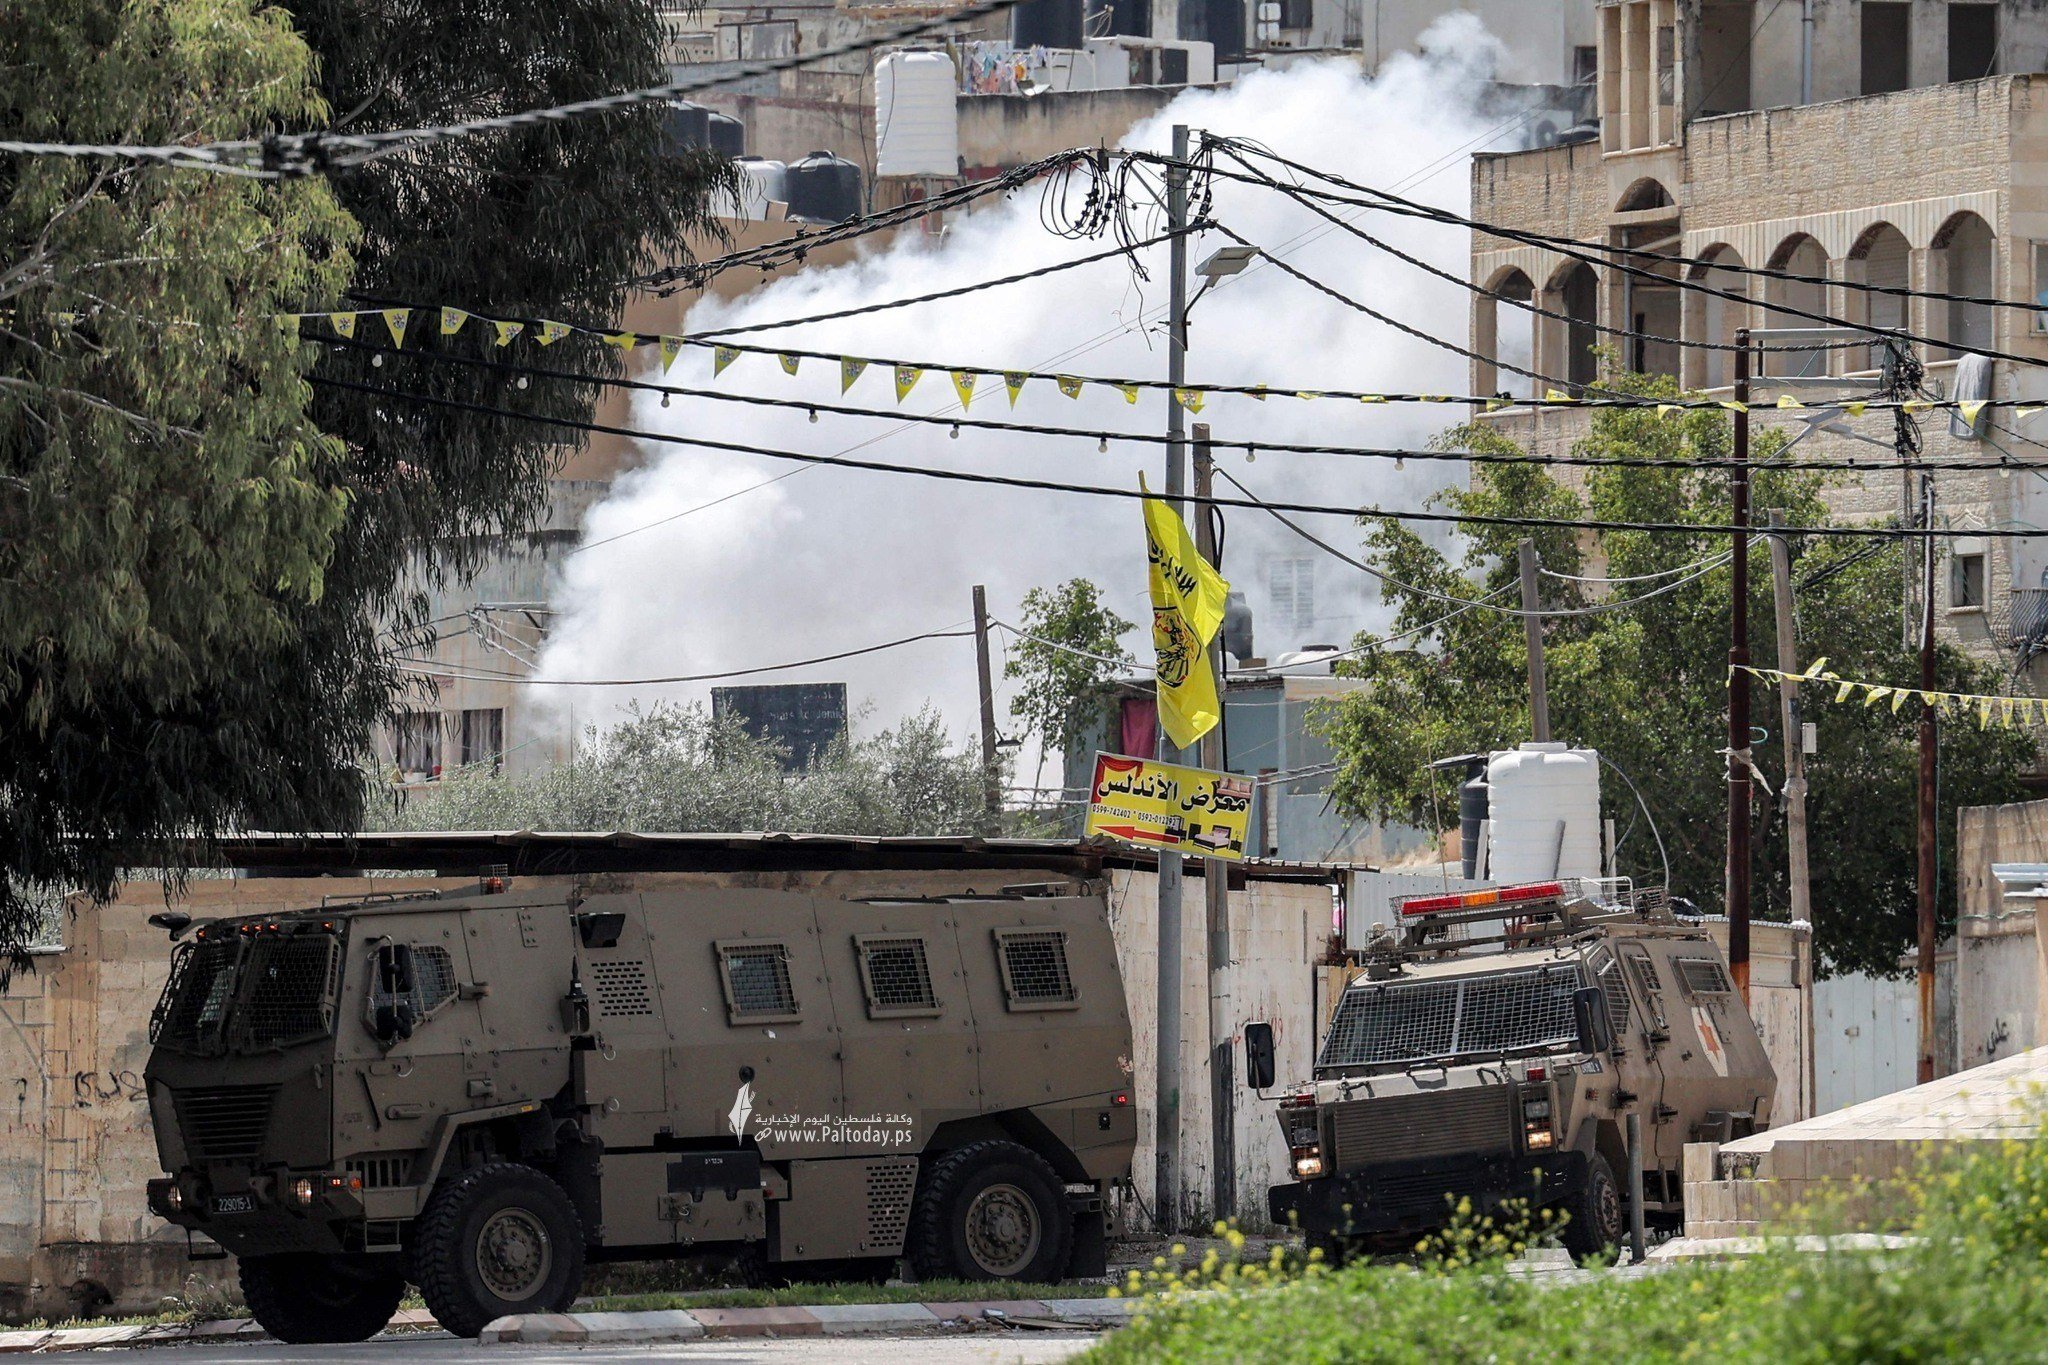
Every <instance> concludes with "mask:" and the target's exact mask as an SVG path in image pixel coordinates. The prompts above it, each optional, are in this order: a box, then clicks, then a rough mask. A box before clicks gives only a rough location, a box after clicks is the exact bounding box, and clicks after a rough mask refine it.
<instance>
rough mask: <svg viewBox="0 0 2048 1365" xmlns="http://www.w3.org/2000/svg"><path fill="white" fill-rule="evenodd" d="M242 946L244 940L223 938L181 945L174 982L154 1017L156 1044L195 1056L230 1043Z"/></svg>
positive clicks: (151, 1029)
mask: <svg viewBox="0 0 2048 1365" xmlns="http://www.w3.org/2000/svg"><path fill="white" fill-rule="evenodd" d="M242 943H243V940H242V938H241V937H240V936H239V935H224V936H222V937H218V938H210V939H202V940H199V941H196V942H192V943H185V944H181V945H179V948H178V951H177V953H176V954H175V955H174V956H173V957H172V959H171V977H170V980H169V981H167V982H165V983H164V993H163V996H162V998H161V999H159V1000H158V1001H157V1006H156V1009H155V1010H154V1011H153V1012H152V1013H151V1015H150V1021H149V1040H150V1041H151V1042H152V1043H160V1044H162V1045H163V1046H165V1047H170V1048H176V1049H178V1050H181V1051H187V1052H190V1051H194V1050H200V1049H205V1048H209V1047H219V1046H221V1045H222V1044H223V1043H224V1042H225V1038H224V1032H225V1025H226V1022H227V1017H228V1010H229V1008H230V1007H231V1006H232V1005H233V1004H234V1000H235V975H236V974H235V967H236V964H237V963H239V962H240V961H241V956H242Z"/></svg>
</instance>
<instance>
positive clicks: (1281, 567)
mask: <svg viewBox="0 0 2048 1365" xmlns="http://www.w3.org/2000/svg"><path fill="white" fill-rule="evenodd" d="M1266 592H1267V594H1268V595H1269V596H1271V597H1272V599H1273V615H1274V618H1275V619H1276V620H1277V621H1278V622H1279V623H1280V625H1281V626H1283V627H1285V628H1287V629H1289V630H1310V629H1313V628H1314V626H1315V620H1316V562H1315V560H1313V559H1310V558H1307V557H1305V556H1293V555H1289V556H1286V557H1276V558H1273V559H1269V560H1267V561H1266Z"/></svg>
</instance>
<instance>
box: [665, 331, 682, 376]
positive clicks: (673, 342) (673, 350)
mask: <svg viewBox="0 0 2048 1365" xmlns="http://www.w3.org/2000/svg"><path fill="white" fill-rule="evenodd" d="M682 349H683V339H682V338H681V337H672V336H668V335H666V334H664V335H663V336H662V338H661V372H662V373H663V374H667V373H668V371H669V367H670V366H672V365H674V364H675V363H676V357H677V356H678V355H680V354H681V353H682Z"/></svg>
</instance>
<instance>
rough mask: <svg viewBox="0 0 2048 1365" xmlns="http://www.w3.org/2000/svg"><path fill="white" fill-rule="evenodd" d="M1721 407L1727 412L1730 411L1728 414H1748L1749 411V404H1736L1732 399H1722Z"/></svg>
mask: <svg viewBox="0 0 2048 1365" xmlns="http://www.w3.org/2000/svg"><path fill="white" fill-rule="evenodd" d="M1721 406H1722V407H1724V408H1726V409H1728V411H1730V412H1748V411H1749V404H1747V403H1738V402H1736V401H1735V400H1734V399H1732V398H1724V399H1722V400H1721Z"/></svg>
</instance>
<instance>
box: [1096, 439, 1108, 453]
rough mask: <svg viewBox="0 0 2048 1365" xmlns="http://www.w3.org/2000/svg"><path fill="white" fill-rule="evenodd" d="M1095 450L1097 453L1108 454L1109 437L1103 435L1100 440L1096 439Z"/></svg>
mask: <svg viewBox="0 0 2048 1365" xmlns="http://www.w3.org/2000/svg"><path fill="white" fill-rule="evenodd" d="M1095 450H1096V453H1097V454H1101V455H1107V454H1109V438H1108V437H1107V436H1105V437H1103V438H1102V439H1101V440H1099V441H1097V442H1096V443H1095Z"/></svg>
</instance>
